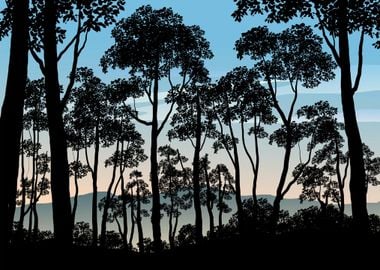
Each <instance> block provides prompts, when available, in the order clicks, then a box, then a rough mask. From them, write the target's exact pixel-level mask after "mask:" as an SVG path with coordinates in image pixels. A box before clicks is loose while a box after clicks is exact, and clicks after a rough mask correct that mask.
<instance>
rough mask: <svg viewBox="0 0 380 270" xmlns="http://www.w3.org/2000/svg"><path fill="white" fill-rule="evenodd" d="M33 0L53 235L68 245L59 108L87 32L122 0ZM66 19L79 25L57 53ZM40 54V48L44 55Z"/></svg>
mask: <svg viewBox="0 0 380 270" xmlns="http://www.w3.org/2000/svg"><path fill="white" fill-rule="evenodd" d="M31 3H32V5H31V12H30V13H29V19H30V20H31V21H33V22H34V23H33V24H31V30H30V32H29V34H30V38H29V40H30V41H31V42H30V43H31V44H30V52H31V55H32V56H33V58H34V60H35V61H36V63H37V64H38V65H39V67H40V69H41V72H42V73H43V74H44V76H45V83H46V103H47V114H48V126H49V138H50V148H51V149H50V152H51V184H52V201H53V225H54V233H55V236H56V240H57V241H58V242H61V243H62V244H64V245H66V246H67V245H71V244H72V241H71V239H72V222H71V220H72V219H71V218H70V216H71V205H70V191H69V166H68V158H67V144H66V138H65V130H64V123H63V117H62V113H63V110H64V108H65V107H66V104H67V102H68V100H69V97H70V93H71V91H72V88H73V85H74V81H75V77H76V76H75V72H76V69H77V64H78V59H79V56H80V54H81V53H82V51H83V49H84V48H85V45H86V43H87V35H88V33H90V32H91V31H96V32H97V31H100V30H101V29H102V28H105V27H107V26H109V25H111V24H112V23H114V22H115V17H116V16H117V15H118V14H119V12H120V10H122V9H123V5H124V1H123V0H109V1H103V0H96V1H79V0H78V1H56V0H54V1H48V0H33V1H31ZM70 22H73V23H74V24H76V26H77V27H76V31H74V32H75V34H74V36H73V38H71V39H70V41H68V42H67V43H66V44H65V45H63V49H62V51H61V52H59V53H58V49H57V44H59V43H63V42H64V41H65V38H66V30H65V29H64V28H62V25H63V24H68V23H70ZM83 36H84V39H83V41H82V40H81V38H83ZM68 51H73V58H72V61H71V63H72V65H71V72H70V74H69V83H68V84H67V87H66V89H65V93H64V94H63V98H62V99H61V91H60V86H59V78H58V73H59V72H58V64H59V61H60V60H61V59H62V58H63V56H64V55H65V54H66V53H67V52H68ZM40 54H43V57H41V55H40Z"/></svg>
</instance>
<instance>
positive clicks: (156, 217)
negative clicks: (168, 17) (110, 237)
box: [150, 64, 162, 252]
mask: <svg viewBox="0 0 380 270" xmlns="http://www.w3.org/2000/svg"><path fill="white" fill-rule="evenodd" d="M157 65H158V64H157ZM158 80H159V78H158V67H157V68H156V76H155V79H154V86H153V106H152V131H151V146H150V179H151V185H152V217H151V222H152V229H153V246H154V250H155V252H160V251H161V250H162V243H161V226H160V220H161V211H160V208H161V205H160V189H159V183H158V163H157V137H158V118H157V113H158Z"/></svg>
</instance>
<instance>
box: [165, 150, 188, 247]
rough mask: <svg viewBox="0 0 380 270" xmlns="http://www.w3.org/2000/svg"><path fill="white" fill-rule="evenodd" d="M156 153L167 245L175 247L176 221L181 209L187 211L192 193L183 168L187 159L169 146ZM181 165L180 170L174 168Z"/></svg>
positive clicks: (186, 170)
mask: <svg viewBox="0 0 380 270" xmlns="http://www.w3.org/2000/svg"><path fill="white" fill-rule="evenodd" d="M158 152H159V154H160V156H161V157H162V159H161V160H160V162H159V165H158V167H159V169H160V192H161V193H162V194H163V197H164V199H165V200H168V202H165V203H163V204H162V208H163V210H164V211H165V213H166V215H167V216H168V217H169V237H168V238H169V244H170V248H171V249H173V248H174V247H175V235H176V233H177V227H178V219H179V216H180V215H181V214H182V213H181V211H180V210H181V209H183V210H187V209H189V208H190V207H191V205H192V201H191V197H192V195H193V193H192V192H191V190H190V188H189V183H188V181H189V177H188V175H189V173H191V172H189V170H188V169H187V168H184V167H183V163H184V162H186V161H187V158H186V157H184V156H181V154H180V153H179V152H178V151H177V150H175V149H173V148H171V147H170V145H164V146H160V147H159V148H158ZM178 165H181V167H182V168H181V169H178V168H176V167H177V166H178Z"/></svg>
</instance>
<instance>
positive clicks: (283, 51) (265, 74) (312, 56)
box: [236, 24, 335, 223]
mask: <svg viewBox="0 0 380 270" xmlns="http://www.w3.org/2000/svg"><path fill="white" fill-rule="evenodd" d="M321 44H322V39H321V38H320V37H318V36H317V35H315V34H314V33H313V31H312V29H311V27H309V26H306V25H305V24H298V25H294V26H292V27H290V28H288V29H286V30H284V31H283V32H281V33H278V34H277V33H272V32H270V31H269V30H268V28H267V27H255V28H252V29H251V30H249V31H247V32H246V33H243V34H242V37H241V38H240V39H239V40H238V41H237V42H236V50H237V52H238V57H239V58H243V56H245V55H248V56H250V57H251V59H252V60H254V61H255V64H254V66H255V69H256V70H257V71H258V72H259V73H260V77H261V78H262V79H263V80H265V82H266V83H267V91H268V92H269V93H270V95H271V97H272V102H273V106H274V108H275V110H276V112H277V114H278V115H279V118H280V120H281V122H282V126H281V128H280V129H279V130H277V131H275V133H273V134H272V136H271V138H270V142H273V141H275V142H276V143H277V145H278V146H279V147H283V148H284V150H285V153H284V161H283V167H282V171H281V175H280V179H279V182H278V186H277V190H276V197H275V200H274V202H273V221H274V223H276V222H277V219H278V214H279V213H280V203H281V200H282V199H283V196H284V192H285V193H286V192H287V191H288V188H287V187H286V186H285V185H286V182H287V177H288V171H289V166H290V159H291V152H292V148H293V147H294V146H295V145H297V143H298V142H300V141H301V140H302V139H303V137H304V136H305V135H307V134H305V133H304V132H303V130H302V129H300V126H299V125H297V123H295V122H294V121H293V113H294V110H295V105H296V102H297V99H298V91H299V85H300V84H301V85H302V86H303V87H305V88H314V87H316V86H318V85H319V84H320V83H321V82H322V81H328V80H331V79H333V78H334V73H333V69H334V68H335V64H334V62H333V60H332V58H331V57H330V56H329V55H328V54H327V53H325V52H323V51H322V46H321ZM278 80H287V81H288V82H289V86H290V89H291V91H292V94H293V99H292V102H291V104H290V109H289V111H288V112H286V111H285V110H284V108H283V107H281V106H280V103H279V102H278V84H277V81H278ZM289 183H290V184H294V183H293V181H291V182H289ZM288 187H289V185H288Z"/></svg>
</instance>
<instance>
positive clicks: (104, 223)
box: [100, 141, 119, 247]
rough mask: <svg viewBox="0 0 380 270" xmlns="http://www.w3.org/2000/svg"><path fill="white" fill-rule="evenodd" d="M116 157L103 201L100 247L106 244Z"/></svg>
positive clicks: (117, 145) (117, 148)
mask: <svg viewBox="0 0 380 270" xmlns="http://www.w3.org/2000/svg"><path fill="white" fill-rule="evenodd" d="M118 152H119V141H117V143H116V152H115V153H118ZM118 159H119V158H118V156H116V157H115V161H114V164H113V169H112V177H111V182H110V184H109V185H108V189H107V195H106V200H105V202H104V208H103V215H102V223H101V229H100V246H101V247H105V244H106V230H107V217H108V209H109V206H110V200H111V192H112V187H113V185H114V183H115V179H116V168H117V164H118V162H117V160H118Z"/></svg>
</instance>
